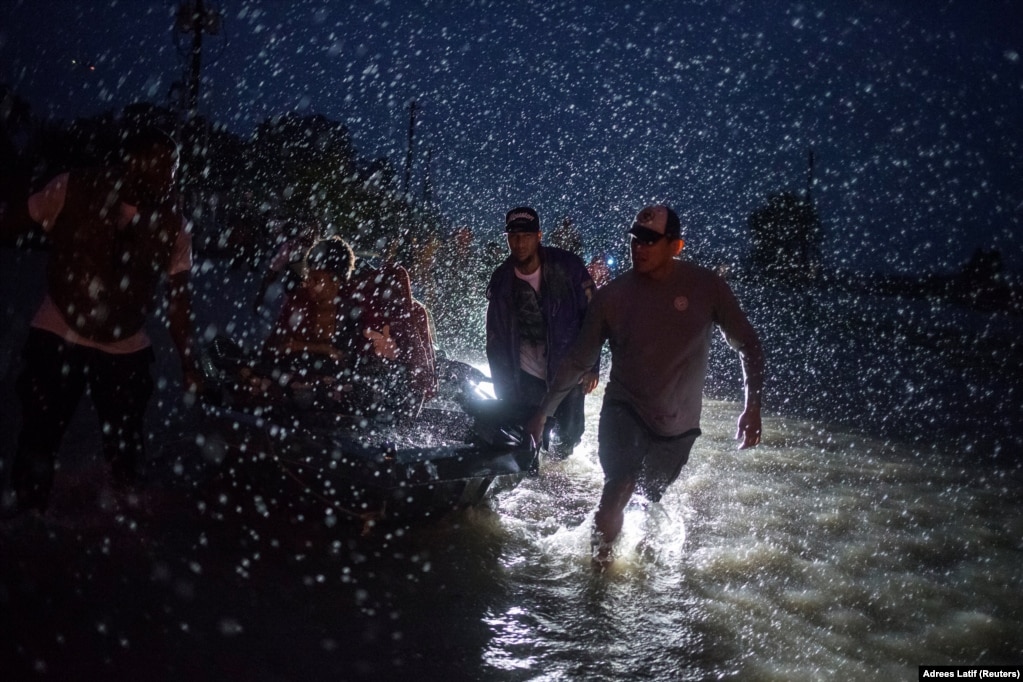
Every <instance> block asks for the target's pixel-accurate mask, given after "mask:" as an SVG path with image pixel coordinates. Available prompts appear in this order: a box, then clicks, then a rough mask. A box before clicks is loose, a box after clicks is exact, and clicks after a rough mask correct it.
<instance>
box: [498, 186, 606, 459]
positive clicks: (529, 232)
mask: <svg viewBox="0 0 1023 682" xmlns="http://www.w3.org/2000/svg"><path fill="white" fill-rule="evenodd" d="M505 232H506V233H507V236H508V248H509V250H510V251H511V255H510V256H508V258H507V259H505V261H504V263H502V264H501V265H500V266H498V267H497V269H496V270H495V271H494V273H493V275H491V277H490V284H489V285H488V286H487V301H488V305H487V361H488V362H489V363H490V374H491V377H492V378H493V380H494V390H495V393H496V394H497V397H498V398H500V399H502V400H507V401H510V402H513V403H516V404H518V405H519V406H521V407H536V406H538V405H539V404H540V400H541V399H542V398H543V396H544V394H545V393H546V392H547V388H548V384H549V382H550V380H551V379H553V378H554V376H555V374H556V373H557V371H558V367H559V366H560V365H561V361H562V360H563V359H564V358H565V356H566V354H567V352H568V349H569V347H570V346H571V345H572V343H573V342H574V341H575V338H576V336H577V335H578V334H579V328H580V326H581V325H582V320H583V316H584V314H585V313H586V306H587V304H588V303H589V300H590V297H591V296H592V295H593V281H592V280H591V279H590V275H589V273H588V272H587V271H586V266H585V264H584V263H583V262H582V259H580V258H579V257H578V256H576V255H575V254H573V253H570V252H568V251H564V250H562V249H556V248H552V247H545V246H542V245H541V244H540V239H541V232H540V219H539V217H538V216H537V213H536V211H535V210H533V209H532V208H530V207H528V206H522V207H519V208H514V209H512V210H511V211H509V212H508V214H507V215H506V216H505ZM598 368H599V364H597V365H594V367H593V368H592V370H591V371H589V372H587V373H586V374H584V375H583V377H582V378H581V379H580V380H579V382H578V384H577V385H576V386H575V387H574V388H573V390H572V391H571V393H570V394H569V395H568V396H567V397H566V399H565V400H564V401H563V402H562V403H561V405H560V406H559V408H558V411H557V413H556V414H555V415H554V418H553V420H552V421H553V423H549V424H548V425H547V429H546V431H545V433H544V438H543V440H544V446H545V447H546V448H547V449H548V452H549V453H550V454H551V456H553V457H555V458H558V459H562V458H564V457H567V456H568V455H570V454H571V453H572V450H573V449H574V448H575V446H576V445H577V444H578V443H579V441H580V439H581V438H582V433H583V427H584V414H583V400H584V396H585V394H587V393H589V392H590V391H592V390H593V389H594V388H595V387H596V385H597V376H598V374H597V371H598ZM555 428H556V430H554V429H555ZM552 431H553V435H554V439H553V443H552V438H551V435H552Z"/></svg>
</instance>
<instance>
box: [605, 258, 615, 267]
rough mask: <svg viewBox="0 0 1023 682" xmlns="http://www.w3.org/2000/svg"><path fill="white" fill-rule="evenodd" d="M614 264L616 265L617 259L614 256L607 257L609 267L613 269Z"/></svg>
mask: <svg viewBox="0 0 1023 682" xmlns="http://www.w3.org/2000/svg"><path fill="white" fill-rule="evenodd" d="M614 264H615V257H614V256H608V257H607V265H608V267H611V266H613V265H614Z"/></svg>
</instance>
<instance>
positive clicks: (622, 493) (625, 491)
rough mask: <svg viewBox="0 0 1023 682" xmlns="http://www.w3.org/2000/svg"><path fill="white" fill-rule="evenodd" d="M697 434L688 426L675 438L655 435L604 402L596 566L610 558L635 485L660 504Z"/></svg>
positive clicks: (620, 407) (619, 406)
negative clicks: (602, 471)
mask: <svg viewBox="0 0 1023 682" xmlns="http://www.w3.org/2000/svg"><path fill="white" fill-rule="evenodd" d="M699 434H700V431H699V429H693V430H691V431H689V432H687V433H685V434H682V435H680V436H676V437H662V436H658V435H657V434H654V433H653V432H652V431H650V429H649V428H648V427H647V426H646V424H644V423H643V422H642V421H641V420H640V418H639V417H638V416H637V415H636V413H635V412H634V411H633V410H632V408H631V407H629V406H628V405H625V404H624V403H617V402H611V403H607V402H605V403H604V406H603V408H602V409H601V412H600V426H599V428H598V441H599V447H598V456H599V458H600V465H601V467H602V468H603V470H604V489H603V492H602V493H601V497H600V504H599V505H598V508H597V513H596V515H595V516H594V562H595V564H596V565H597V566H598V567H601V568H603V567H605V566H606V565H607V564H609V563H610V562H611V560H612V558H613V557H612V549H613V545H614V542H615V540H617V539H618V535H619V534H620V533H621V531H622V524H623V523H624V519H625V507H626V506H627V505H628V504H629V500H630V499H631V498H632V495H633V494H634V493H635V492H636V491H637V489H638V491H639V492H640V493H641V494H642V495H644V496H645V497H646V498H647V499H648V500H649V501H651V502H659V501H660V499H661V496H662V495H663V494H664V491H665V490H666V489H667V488H668V486H669V485H671V484H672V483H673V482H674V481H675V479H676V478H678V476H679V473H680V472H681V471H682V467H683V466H684V465H685V463H686V462H687V461H688V459H689V451H690V450H691V449H692V447H693V443H694V442H695V441H696V438H697V437H698V436H699Z"/></svg>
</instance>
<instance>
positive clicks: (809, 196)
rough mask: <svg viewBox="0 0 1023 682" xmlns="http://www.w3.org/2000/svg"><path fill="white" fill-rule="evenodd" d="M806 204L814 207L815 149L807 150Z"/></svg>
mask: <svg viewBox="0 0 1023 682" xmlns="http://www.w3.org/2000/svg"><path fill="white" fill-rule="evenodd" d="M806 203H807V205H808V206H813V147H810V148H809V149H807V150H806Z"/></svg>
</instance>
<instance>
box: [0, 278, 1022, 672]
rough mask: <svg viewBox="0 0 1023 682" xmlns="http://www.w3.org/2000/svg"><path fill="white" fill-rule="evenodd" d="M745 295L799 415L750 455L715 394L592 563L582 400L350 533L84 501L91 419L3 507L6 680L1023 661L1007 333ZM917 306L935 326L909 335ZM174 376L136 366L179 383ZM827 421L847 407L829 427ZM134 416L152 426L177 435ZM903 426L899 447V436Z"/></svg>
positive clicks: (167, 503) (178, 497) (163, 500)
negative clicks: (488, 480) (573, 435)
mask: <svg viewBox="0 0 1023 682" xmlns="http://www.w3.org/2000/svg"><path fill="white" fill-rule="evenodd" d="M238 277H240V275H238ZM214 283H221V279H220V275H219V274H218V277H217V279H216V280H214ZM242 284H243V283H241V282H232V283H231V287H232V288H236V289H237V290H239V291H242V290H245V286H243V285H242ZM247 286H248V288H249V289H250V290H251V289H253V286H249V285H247ZM219 290H220V289H219V288H218V289H217V291H219ZM761 298H762V299H763V300H759V299H756V298H754V299H752V301H753V304H752V305H750V306H749V308H750V309H751V311H753V315H754V316H756V317H759V318H760V319H756V320H755V322H756V323H757V324H758V327H759V328H761V329H764V330H765V334H764V338H765V345H766V346H767V348H768V354H769V355H768V357H769V361H770V362H771V364H770V368H771V376H772V379H771V381H772V387H771V393H770V395H771V400H773V401H775V402H773V403H771V404H770V405H769V407H770V408H771V414H780V413H786V414H793V413H794V414H804V415H809V416H810V417H811V418H812V419H814V420H815V421H801V420H797V419H794V418H778V417H775V418H770V419H768V420H767V423H766V425H765V426H766V428H765V440H764V443H763V445H761V446H760V447H759V448H757V449H756V450H753V451H749V452H739V451H737V450H735V445H734V443H733V441H731V435H732V433H733V432H734V424H735V419H736V418H737V416H738V412H739V408H738V406H737V405H735V404H734V403H726V402H713V401H712V402H708V403H707V405H706V408H705V412H704V418H703V425H702V426H703V431H704V434H705V435H704V436H703V437H702V438H700V439H699V440H698V441H697V444H696V447H695V449H694V451H693V455H692V457H691V458H690V462H689V464H688V465H687V466H686V467H685V469H684V470H683V475H682V477H681V478H680V480H679V481H678V482H677V483H676V484H675V485H674V486H673V487H672V488H671V489H670V490H669V491H668V493H667V494H666V495H665V497H664V499H663V500H662V503H661V504H660V505H655V506H652V507H650V508H649V509H646V510H644V509H642V508H640V507H639V506H637V507H635V508H632V509H630V510H629V511H628V513H627V516H626V527H625V530H624V532H623V535H622V537H621V539H620V542H619V544H618V547H617V554H618V559H617V561H616V563H615V564H614V566H613V567H612V569H611V570H610V571H609V572H608V573H606V574H604V575H597V574H594V572H593V571H592V570H591V568H590V563H589V534H590V525H591V522H592V514H593V509H594V506H595V504H596V501H597V498H598V496H599V492H600V487H601V472H600V467H599V465H598V464H597V462H596V454H595V450H596V444H595V440H594V439H595V433H596V418H597V412H598V411H599V407H600V396H599V395H597V396H594V397H592V398H590V399H589V400H588V401H587V409H588V410H589V420H590V421H589V427H588V430H587V434H586V437H585V438H586V440H584V443H583V444H582V445H581V446H580V447H579V448H577V451H576V454H575V455H573V456H572V457H571V458H570V459H568V460H567V461H565V462H562V463H556V464H553V465H551V466H547V467H546V468H545V471H544V474H543V475H542V476H540V477H538V478H533V479H528V480H527V481H525V482H524V483H523V484H522V485H521V486H520V487H519V488H517V489H516V490H513V491H510V493H508V494H507V495H505V496H504V497H502V498H501V499H499V500H497V501H496V502H495V503H494V504H493V507H492V508H490V509H479V510H473V511H470V512H466V513H462V514H456V515H453V516H451V517H449V518H445V519H442V520H437V521H433V522H430V523H427V524H425V525H421V526H418V527H415V528H408V529H404V528H378V529H377V530H376V532H374V533H373V534H371V535H369V536H363V535H361V534H360V530H361V529H360V528H357V527H349V526H347V525H345V524H343V523H330V521H332V520H333V519H331V517H329V516H327V515H326V514H325V513H324V511H323V510H319V509H312V510H309V511H308V513H307V514H305V519H304V520H303V521H301V522H296V520H295V518H294V517H293V516H291V515H290V514H288V513H286V512H285V511H284V510H281V509H279V508H275V507H274V506H273V505H272V504H270V500H269V499H268V498H266V497H265V496H262V495H261V494H260V491H259V490H254V489H252V488H251V487H247V486H246V485H245V483H244V482H243V481H241V480H238V481H226V482H225V481H213V480H207V479H199V480H195V481H191V480H189V481H184V482H182V484H181V485H177V486H174V485H172V486H170V487H169V488H168V489H157V490H154V491H151V495H150V496H149V499H147V500H146V502H147V505H148V507H149V508H148V509H147V510H145V511H143V512H139V513H132V514H130V515H123V514H120V513H118V512H117V511H103V510H102V509H101V510H100V511H96V508H97V507H102V506H103V505H101V504H97V500H96V499H94V498H95V497H96V496H97V495H98V496H99V497H101V498H102V497H103V495H102V493H101V492H99V493H98V492H97V490H99V489H101V488H102V486H103V482H104V475H103V474H102V471H101V465H100V464H99V463H98V458H97V457H96V455H95V453H96V452H98V436H97V434H96V433H95V432H94V431H92V430H90V429H94V425H95V421H94V419H90V418H88V417H90V415H85V416H84V417H83V418H80V419H79V420H77V421H76V424H77V426H74V427H73V433H72V435H71V437H70V438H69V445H68V447H67V448H66V452H64V453H63V455H62V465H63V467H64V468H63V469H62V471H61V477H60V478H59V481H58V490H57V491H55V498H54V505H55V507H56V509H55V514H53V515H51V517H49V518H47V519H44V520H41V521H40V520H29V521H28V522H19V523H17V524H12V523H9V522H8V523H0V671H3V676H4V679H21V678H24V677H29V678H35V677H39V676H48V677H51V678H53V679H62V678H63V679H96V678H99V677H103V676H106V677H113V678H118V679H132V678H138V679H143V678H145V679H154V680H159V679H166V680H179V679H190V680H217V682H220V681H221V680H224V679H248V680H254V681H261V680H282V679H286V680H291V679H300V680H361V679H373V680H388V679H407V678H411V677H413V676H416V677H421V678H422V679H450V680H555V679H585V680H619V679H652V680H675V679H694V680H702V679H708V678H728V679H741V680H757V679H763V680H788V679H874V678H877V679H881V678H884V679H915V677H916V666H917V665H918V664H920V663H952V662H960V663H976V662H985V663H1000V662H1003V663H1004V662H1017V663H1018V662H1020V661H1023V573H1021V568H1020V567H1021V566H1023V541H1021V538H1023V513H1021V511H1020V508H1019V505H1018V499H1019V497H1020V495H1019V493H1020V488H1021V486H1020V483H1021V480H1020V478H1021V474H1020V468H1019V465H1018V464H1017V463H1016V459H1017V458H1018V457H1019V452H1017V451H1016V450H1018V447H1017V446H1015V445H1014V443H1015V444H1018V436H1017V435H1016V434H1015V433H1013V432H1012V430H1013V429H1015V428H1018V425H1019V424H1020V423H1023V422H1021V420H1020V418H1019V415H1020V409H1021V408H1020V405H1021V403H1020V401H1019V400H1016V399H1015V398H1016V397H1017V396H1018V392H1019V390H1020V388H1019V374H1018V372H1016V371H1015V370H1016V369H1018V368H1019V367H1020V366H1023V365H1021V364H1020V357H1021V356H1020V347H1019V342H1018V341H1016V340H1015V339H1018V338H1019V336H1020V335H1019V334H1017V333H1015V332H1014V331H1013V330H1012V329H1009V330H1001V329H995V327H994V326H992V325H993V324H994V322H997V321H998V320H996V319H994V318H984V319H983V320H980V319H973V318H970V319H962V320H959V319H958V318H957V319H956V320H952V319H951V318H950V317H948V316H947V315H946V312H945V311H943V310H937V309H933V308H928V307H920V306H917V307H912V306H908V304H907V307H906V308H905V309H900V310H897V311H895V312H892V310H891V309H890V306H889V305H888V303H887V302H880V303H878V302H871V301H831V300H824V299H823V298H822V299H821V300H820V301H817V302H816V303H814V302H811V303H814V304H815V305H819V307H818V308H814V307H812V306H810V307H807V306H801V305H795V306H791V307H782V306H779V305H776V303H777V301H779V300H785V299H783V298H778V297H773V296H772V295H770V294H769V293H763V294H762V296H761ZM11 300H15V299H13V298H12V299H11ZM17 300H20V299H17ZM203 300H204V304H205V305H206V306H207V308H208V310H205V312H203V314H204V315H207V316H208V318H209V319H210V320H232V324H234V322H233V320H234V319H235V315H234V313H233V312H232V311H230V310H225V311H220V312H218V313H217V314H216V315H214V314H212V313H211V312H210V311H211V310H213V309H214V308H215V306H216V305H223V306H227V305H228V304H229V303H230V305H238V304H237V303H236V302H234V301H233V300H232V301H222V300H221V299H219V298H217V297H216V296H214V295H213V294H211V293H208V294H206V295H205V297H204V298H203ZM237 300H238V301H248V300H251V296H239V297H238V298H237ZM745 300H746V299H745V298H744V301H745ZM835 311H841V312H842V314H841V315H838V314H835ZM885 311H887V313H886V312H885ZM886 315H887V317H886ZM789 318H791V319H789ZM939 321H946V322H948V324H949V325H951V327H949V328H947V329H946V328H942V330H939V331H940V332H941V333H940V334H938V333H937V332H934V333H932V331H933V330H935V329H938V326H939ZM206 322H207V320H205V319H204V324H205V323H206ZM981 322H983V325H986V326H981ZM210 324H211V325H212V322H210ZM1013 324H1014V325H1015V323H1013ZM239 325H240V323H239ZM216 329H217V328H216V327H215V326H210V327H209V330H213V331H214V332H215V331H216ZM977 330H979V331H977ZM900 335H901V336H900ZM970 338H972V339H974V342H973V343H972V345H971V344H969V343H965V342H964V339H965V340H969V339H970ZM984 344H987V345H984ZM982 346H983V347H982ZM949 347H951V348H957V349H959V351H957V353H953V354H952V355H947V354H946V351H947V350H948V348H949ZM3 350H4V352H8V356H9V357H13V355H10V353H11V352H13V351H11V350H10V348H7V347H4V349H3ZM164 351H165V352H162V353H160V354H159V357H160V358H162V360H161V361H162V362H165V363H170V364H173V363H174V362H176V361H175V360H174V359H173V358H174V355H173V352H172V351H170V350H169V348H167V349H164ZM796 351H798V352H796ZM722 353H723V355H720V354H722ZM715 354H716V355H720V357H719V358H718V359H716V360H715V363H714V364H713V366H712V372H713V374H712V377H711V378H712V384H714V382H718V384H719V385H718V386H715V385H712V386H711V390H710V392H711V394H712V395H713V394H715V392H716V391H718V389H720V390H721V392H723V393H725V394H726V395H727V393H728V392H729V391H734V390H735V389H736V387H738V386H739V380H738V377H737V376H736V374H735V373H736V372H737V365H738V363H737V362H736V361H735V357H734V354H733V353H732V352H731V351H729V350H727V349H725V348H724V345H723V344H716V345H715ZM8 356H5V357H8ZM879 358H880V360H878V359H879ZM169 366H170V365H168V366H167V367H162V368H159V373H158V375H160V376H176V374H174V373H173V372H174V371H176V370H173V369H168V367H169ZM993 367H994V368H996V369H993ZM723 368H724V369H723ZM726 369H727V371H725V370H726ZM1003 370H1004V371H1003ZM728 372H732V374H728ZM935 377H937V379H935ZM925 380H926V381H929V382H931V383H930V384H928V383H926V382H925ZM921 386H923V389H921V390H916V389H917V388H918V387H921ZM3 388H4V390H5V391H7V392H6V393H5V395H8V396H12V395H13V393H12V388H11V387H10V386H4V387H3ZM909 388H914V390H912V391H911V390H909ZM175 390H176V387H175V386H174V385H173V383H167V384H166V385H162V386H161V388H160V391H161V394H160V396H159V397H158V401H154V402H156V403H157V405H156V406H155V407H154V409H158V408H160V407H161V406H162V405H175V404H177V402H176V401H177V394H176V393H173V392H174V391H175ZM822 390H826V394H825V393H823V392H822ZM172 393H173V395H172ZM825 397H826V398H827V399H825ZM11 400H13V398H11ZM160 401H166V402H163V403H161V402H160ZM12 404H13V403H12ZM861 406H862V407H863V408H864V409H863V411H862V422H859V421H857V420H858V419H859V417H860V414H859V413H857V409H859V408H860V407H861ZM5 415H6V412H5ZM836 417H842V418H843V420H844V421H845V422H846V423H849V422H850V421H851V422H853V423H852V424H851V426H850V428H845V427H832V426H827V425H825V423H826V422H831V421H832V420H833V419H834V418H836ZM154 423H155V424H156V425H157V429H158V431H157V434H156V437H157V438H158V439H160V440H161V441H171V442H172V441H173V438H174V437H175V436H174V434H171V433H169V432H170V431H171V430H172V427H173V425H172V424H170V423H168V424H165V425H162V426H161V425H160V422H159V420H156V419H154ZM907 424H908V425H909V426H910V427H911V428H910V429H908V431H912V434H913V435H912V437H908V438H899V437H897V436H899V435H901V434H902V433H903V432H904V431H907V429H904V428H903V427H904V426H905V425H907ZM889 425H892V426H891V428H889ZM852 426H862V427H863V428H864V429H865V430H866V431H868V432H869V433H872V434H879V435H877V436H864V435H851V427H852ZM75 429H77V430H75ZM935 429H937V430H939V431H941V434H942V436H944V435H945V434H948V433H955V434H959V437H958V439H956V438H952V437H950V438H949V439H945V438H944V437H941V438H938V437H934V436H933V433H934V432H935V431H934V430H935ZM5 442H7V441H5ZM899 442H902V443H911V445H899V444H897V443H899ZM936 442H937V444H935V443H936ZM953 443H954V444H955V445H958V446H959V447H958V448H956V449H953V448H952V444H953ZM986 445H991V446H992V447H986ZM971 448H972V451H971ZM999 448H1000V451H1001V453H1002V455H1003V456H1001V457H998V458H993V457H992V456H991V455H992V454H995V453H996V452H997V451H998V449H999ZM978 453H979V454H978ZM1006 455H1008V456H1006ZM159 464H160V463H154V466H157V465H159ZM162 464H163V465H165V466H167V468H168V471H167V472H166V478H169V479H171V480H173V479H174V477H175V476H177V475H178V474H177V473H176V470H172V464H173V463H172V462H163V463H162ZM90 467H91V468H90ZM90 471H91V472H92V473H89V472H90ZM97 471H99V473H98V474H97V473H96V472H97ZM100 501H102V500H100ZM9 670H13V671H15V672H16V673H17V674H15V675H14V676H13V677H9V676H8V675H7V672H8V671H9Z"/></svg>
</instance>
